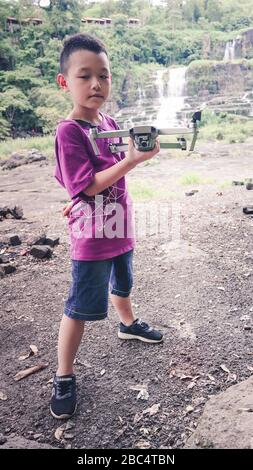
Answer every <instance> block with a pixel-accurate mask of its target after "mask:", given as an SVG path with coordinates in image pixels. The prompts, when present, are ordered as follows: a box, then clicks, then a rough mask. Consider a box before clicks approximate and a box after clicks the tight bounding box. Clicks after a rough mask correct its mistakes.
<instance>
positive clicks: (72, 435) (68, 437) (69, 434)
mask: <svg viewBox="0 0 253 470" xmlns="http://www.w3.org/2000/svg"><path fill="white" fill-rule="evenodd" d="M74 437H75V436H74V434H71V433H70V432H65V433H64V439H74Z"/></svg>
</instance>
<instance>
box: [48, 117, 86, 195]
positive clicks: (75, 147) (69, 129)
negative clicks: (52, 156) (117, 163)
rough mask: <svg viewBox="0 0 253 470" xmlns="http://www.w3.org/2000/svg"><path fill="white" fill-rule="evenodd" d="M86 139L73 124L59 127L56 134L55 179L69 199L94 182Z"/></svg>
mask: <svg viewBox="0 0 253 470" xmlns="http://www.w3.org/2000/svg"><path fill="white" fill-rule="evenodd" d="M89 153H90V143H89V140H88V137H86V136H85V134H84V133H83V132H82V130H81V129H79V128H78V127H77V126H76V125H75V124H74V123H64V124H62V125H60V126H59V127H58V129H57V133H56V170H55V177H56V179H57V180H58V181H59V182H60V183H61V184H62V185H63V186H64V187H65V188H66V190H67V191H68V193H69V195H70V197H71V198H74V197H75V196H77V194H79V193H80V192H82V191H84V190H85V189H86V188H87V187H88V186H90V184H91V183H92V182H93V181H94V177H95V169H94V165H93V163H92V160H91V157H90V155H89Z"/></svg>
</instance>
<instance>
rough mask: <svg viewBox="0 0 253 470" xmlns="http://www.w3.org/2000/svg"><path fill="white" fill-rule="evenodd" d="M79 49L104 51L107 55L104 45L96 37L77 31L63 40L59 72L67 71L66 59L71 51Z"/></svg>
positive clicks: (96, 51)
mask: <svg viewBox="0 0 253 470" xmlns="http://www.w3.org/2000/svg"><path fill="white" fill-rule="evenodd" d="M80 49H84V50H88V51H92V52H95V53H96V54H100V52H104V53H105V54H106V55H107V56H108V54H107V51H106V48H105V45H104V44H103V43H102V41H100V40H99V39H98V38H96V37H94V36H91V35H90V34H84V33H78V34H74V35H73V36H70V37H69V38H68V39H66V40H65V41H64V44H63V49H62V51H61V55H60V72H61V73H62V74H66V73H67V71H68V59H69V57H70V55H71V54H73V52H75V51H78V50H80Z"/></svg>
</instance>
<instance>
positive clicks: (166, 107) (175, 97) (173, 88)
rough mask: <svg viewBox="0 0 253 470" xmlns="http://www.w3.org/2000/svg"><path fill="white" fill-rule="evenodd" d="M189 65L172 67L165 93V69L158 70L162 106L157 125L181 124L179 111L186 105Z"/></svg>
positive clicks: (158, 86) (158, 85)
mask: <svg viewBox="0 0 253 470" xmlns="http://www.w3.org/2000/svg"><path fill="white" fill-rule="evenodd" d="M186 69H187V67H171V68H170V69H169V81H168V83H167V93H164V81H163V75H164V73H165V72H164V71H163V70H162V71H161V70H159V71H158V72H157V81H156V84H157V88H158V90H159V99H160V108H159V109H158V113H157V118H156V122H155V125H156V126H157V127H160V128H162V127H174V126H178V125H179V124H180V119H179V113H180V111H182V109H183V108H184V105H185V83H186V78H185V77H186Z"/></svg>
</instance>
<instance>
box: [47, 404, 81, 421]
mask: <svg viewBox="0 0 253 470" xmlns="http://www.w3.org/2000/svg"><path fill="white" fill-rule="evenodd" d="M76 409H77V405H76V407H75V409H74V411H73V413H72V414H71V415H69V414H63V415H55V414H54V412H53V410H52V408H51V406H50V413H51V415H52V416H53V417H54V418H56V419H69V418H72V416H73V415H74V414H75V412H76Z"/></svg>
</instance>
